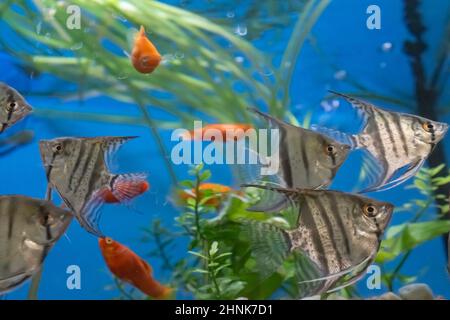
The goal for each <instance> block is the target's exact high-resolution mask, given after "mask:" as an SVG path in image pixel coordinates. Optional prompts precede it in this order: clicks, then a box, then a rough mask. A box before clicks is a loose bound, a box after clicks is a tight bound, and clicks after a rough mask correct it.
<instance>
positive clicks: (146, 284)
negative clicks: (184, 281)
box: [98, 237, 173, 299]
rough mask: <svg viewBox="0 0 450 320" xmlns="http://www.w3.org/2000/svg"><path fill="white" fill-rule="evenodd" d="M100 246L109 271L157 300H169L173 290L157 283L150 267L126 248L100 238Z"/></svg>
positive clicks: (115, 242)
mask: <svg viewBox="0 0 450 320" xmlns="http://www.w3.org/2000/svg"><path fill="white" fill-rule="evenodd" d="M98 244H99V246H100V250H101V252H102V255H103V258H104V259H105V262H106V265H107V266H108V268H109V270H110V271H111V272H112V273H113V274H114V275H115V276H116V277H117V278H119V279H120V280H123V281H126V282H128V283H129V284H131V285H133V286H134V287H136V288H138V289H139V290H141V291H142V292H143V293H145V294H147V295H149V296H150V297H152V298H155V299H168V298H170V297H171V295H172V292H173V289H172V288H169V287H166V286H164V285H162V284H160V283H159V282H158V281H156V280H155V279H154V278H153V276H152V272H153V270H152V268H151V267H150V265H149V264H148V263H147V262H146V261H145V260H143V259H142V258H141V257H139V256H138V255H137V254H136V253H134V252H133V251H131V250H130V249H129V248H127V247H126V246H124V245H122V244H120V243H119V242H117V241H114V240H113V239H111V238H108V237H106V238H99V239H98Z"/></svg>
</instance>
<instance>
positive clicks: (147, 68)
mask: <svg viewBox="0 0 450 320" xmlns="http://www.w3.org/2000/svg"><path fill="white" fill-rule="evenodd" d="M160 62H161V55H160V54H159V52H158V50H157V49H156V47H155V46H154V45H153V43H151V41H150V40H149V39H148V38H147V36H146V35H145V30H144V27H143V26H141V29H140V30H139V32H138V33H137V35H136V38H135V40H134V46H133V50H132V51H131V63H132V64H133V66H134V68H135V69H136V70H137V71H139V72H141V73H152V72H153V71H154V70H155V69H156V67H157V66H158V65H159V63H160Z"/></svg>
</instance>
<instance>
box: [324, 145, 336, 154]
mask: <svg viewBox="0 0 450 320" xmlns="http://www.w3.org/2000/svg"><path fill="white" fill-rule="evenodd" d="M325 151H326V153H327V154H328V155H333V154H335V153H336V147H335V146H334V145H332V144H328V145H326V147H325Z"/></svg>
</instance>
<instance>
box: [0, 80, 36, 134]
mask: <svg viewBox="0 0 450 320" xmlns="http://www.w3.org/2000/svg"><path fill="white" fill-rule="evenodd" d="M31 111H32V108H31V106H30V105H29V104H28V103H27V102H26V101H25V99H24V97H22V95H21V94H20V93H19V92H17V90H15V89H14V88H12V87H10V86H8V85H7V84H5V83H3V82H0V134H1V133H3V131H5V130H6V129H7V128H9V127H11V126H12V125H14V124H15V123H17V122H19V121H20V120H22V119H23V118H25V117H26V116H27V115H28V114H29V113H30V112H31Z"/></svg>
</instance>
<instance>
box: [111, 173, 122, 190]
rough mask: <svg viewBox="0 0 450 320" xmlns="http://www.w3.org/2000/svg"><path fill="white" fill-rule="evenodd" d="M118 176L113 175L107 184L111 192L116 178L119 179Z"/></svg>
mask: <svg viewBox="0 0 450 320" xmlns="http://www.w3.org/2000/svg"><path fill="white" fill-rule="evenodd" d="M119 176H120V175H118V174H115V175H114V176H113V177H112V178H111V181H110V182H109V188H110V189H111V190H114V183H115V182H116V180H117V178H119Z"/></svg>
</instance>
